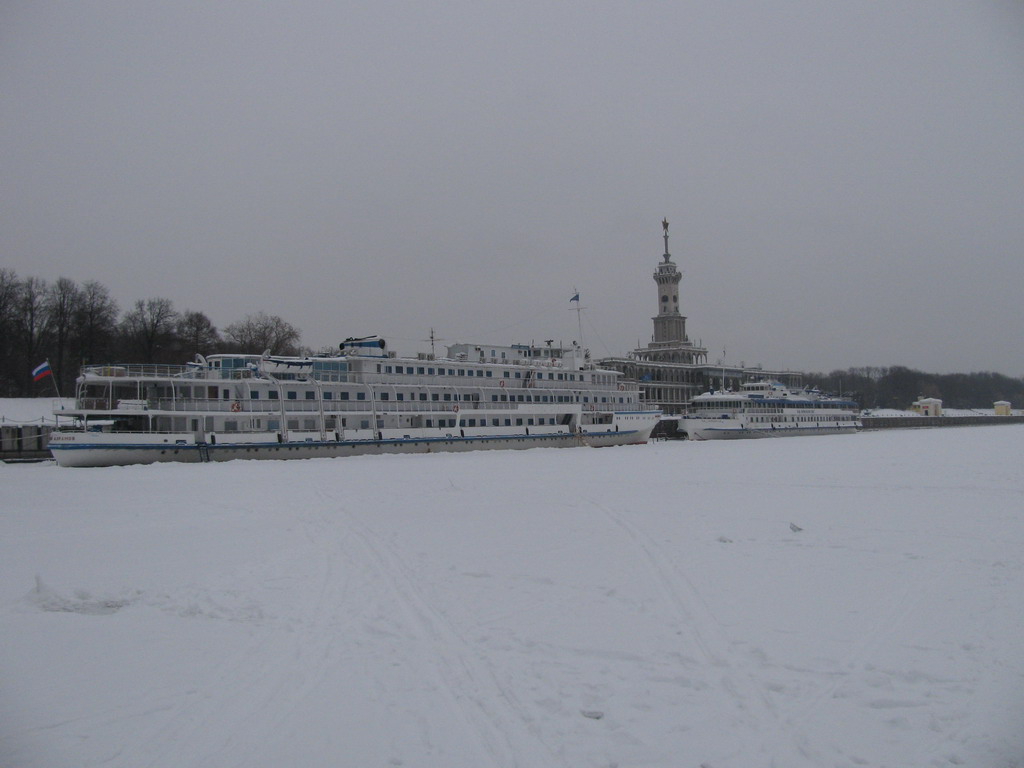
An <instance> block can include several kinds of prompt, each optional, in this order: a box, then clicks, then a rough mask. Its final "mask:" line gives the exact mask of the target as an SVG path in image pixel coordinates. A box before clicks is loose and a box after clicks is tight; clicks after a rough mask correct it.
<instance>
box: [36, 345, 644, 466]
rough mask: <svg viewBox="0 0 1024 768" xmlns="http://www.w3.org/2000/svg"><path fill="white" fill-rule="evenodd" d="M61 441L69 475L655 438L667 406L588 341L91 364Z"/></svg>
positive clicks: (57, 447) (57, 452) (58, 450)
mask: <svg viewBox="0 0 1024 768" xmlns="http://www.w3.org/2000/svg"><path fill="white" fill-rule="evenodd" d="M60 415H61V417H63V418H68V417H70V419H71V422H70V425H66V426H62V427H60V428H59V429H57V430H56V431H54V432H53V433H52V434H51V436H50V449H51V452H52V453H53V456H54V458H55V459H56V460H57V463H58V464H60V465H61V466H66V467H86V466H111V465H123V464H148V463H153V462H164V461H181V462H204V461H227V460H231V459H299V458H317V457H338V456H356V455H362V454H374V453H428V452H435V451H467V450H480V449H497V448H531V447H539V446H549V447H573V446H594V447H600V446H611V445H627V444H634V443H644V442H646V441H647V439H648V438H649V436H650V433H651V430H652V429H653V428H654V426H655V425H656V424H657V422H658V418H659V416H660V411H658V410H652V409H650V408H646V407H644V406H643V405H642V403H641V401H640V394H639V391H638V388H637V385H636V384H635V383H628V382H623V381H622V380H621V375H620V374H619V373H618V372H616V371H610V370H603V369H600V368H596V367H595V366H594V365H593V364H592V363H591V362H590V359H589V355H587V354H586V353H585V352H584V351H583V350H582V349H581V348H579V347H578V346H577V345H575V344H574V345H572V346H571V347H568V348H559V347H551V346H544V347H540V346H532V345H519V344H517V345H511V346H506V347H502V346H494V345H470V344H457V345H454V346H452V347H449V348H448V356H447V357H444V358H435V357H434V356H433V355H425V354H421V355H418V356H415V357H397V356H395V355H394V354H393V353H390V352H388V351H387V350H386V345H385V343H384V341H383V340H380V339H376V338H369V339H358V340H356V339H349V340H347V341H346V342H343V343H342V345H341V349H340V352H339V354H337V355H317V356H308V357H284V356H274V355H271V354H269V353H265V354H263V355H250V354H217V355H210V356H209V357H208V358H207V357H201V356H197V359H196V361H195V362H193V363H188V364H186V365H180V366H172V365H153V364H146V365H142V364H127V365H125V364H117V365H94V366H86V367H85V368H83V369H82V372H81V375H80V376H79V378H78V379H77V382H76V397H75V405H74V407H73V408H71V409H65V410H63V411H61V412H60Z"/></svg>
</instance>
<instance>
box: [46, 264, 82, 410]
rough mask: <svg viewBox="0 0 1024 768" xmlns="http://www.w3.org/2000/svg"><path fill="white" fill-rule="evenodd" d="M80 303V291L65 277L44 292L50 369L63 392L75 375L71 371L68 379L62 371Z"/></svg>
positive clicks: (65, 372) (66, 374)
mask: <svg viewBox="0 0 1024 768" xmlns="http://www.w3.org/2000/svg"><path fill="white" fill-rule="evenodd" d="M80 301H81V291H80V290H79V289H78V286H77V285H76V284H75V281H74V280H69V279H68V278H66V277H61V278H59V279H58V280H57V282H55V283H54V284H53V285H51V286H50V288H49V290H48V291H47V292H46V303H45V307H46V314H47V321H48V323H49V326H50V335H51V351H52V353H53V359H52V360H51V367H52V368H53V376H54V378H55V379H57V381H58V382H59V383H60V385H61V387H62V388H63V389H64V390H65V391H67V389H68V386H67V385H68V384H70V382H71V381H73V380H74V373H76V372H75V371H73V372H72V375H71V376H70V378H69V377H68V372H67V371H65V370H64V361H65V360H66V359H67V357H68V352H69V347H70V345H71V338H72V335H73V334H74V324H75V317H76V315H77V312H78V304H79V302H80Z"/></svg>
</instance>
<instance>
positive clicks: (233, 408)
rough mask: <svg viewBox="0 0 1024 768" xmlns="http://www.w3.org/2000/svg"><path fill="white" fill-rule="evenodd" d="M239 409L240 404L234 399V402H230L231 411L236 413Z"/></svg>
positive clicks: (240, 407)
mask: <svg viewBox="0 0 1024 768" xmlns="http://www.w3.org/2000/svg"><path fill="white" fill-rule="evenodd" d="M240 410H242V404H241V403H240V402H238V401H237V400H235V402H233V403H232V404H231V412H232V413H238V412H239V411H240Z"/></svg>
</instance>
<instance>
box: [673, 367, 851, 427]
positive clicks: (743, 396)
mask: <svg viewBox="0 0 1024 768" xmlns="http://www.w3.org/2000/svg"><path fill="white" fill-rule="evenodd" d="M860 427H861V423H860V420H859V419H858V409H857V404H856V403H854V402H853V401H852V400H844V399H842V398H839V397H831V396H829V395H823V394H821V393H820V392H818V391H816V390H799V391H797V390H790V389H788V388H787V387H785V386H783V385H782V384H780V383H778V382H775V381H759V382H748V383H746V384H743V385H742V387H741V389H740V391H739V392H732V391H718V392H705V393H704V394H702V395H698V396H697V397H695V398H693V401H692V402H691V403H690V406H689V409H688V410H687V412H686V413H685V414H684V415H683V417H682V418H681V419H680V421H679V429H680V431H682V432H685V433H686V435H687V437H689V438H690V439H691V440H723V439H735V438H751V437H794V436H798V435H825V434H832V435H834V434H839V433H846V432H856V431H857V430H858V429H860Z"/></svg>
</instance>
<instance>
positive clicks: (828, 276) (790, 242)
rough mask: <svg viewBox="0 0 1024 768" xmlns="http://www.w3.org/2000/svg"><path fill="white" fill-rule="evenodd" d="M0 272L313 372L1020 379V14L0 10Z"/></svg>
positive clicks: (902, 6)
mask: <svg viewBox="0 0 1024 768" xmlns="http://www.w3.org/2000/svg"><path fill="white" fill-rule="evenodd" d="M0 147H2V154H0V163H2V183H0V266H4V267H9V268H13V269H15V270H16V271H17V272H18V274H19V275H21V276H22V277H26V276H29V275H35V276H39V277H43V278H46V279H48V280H52V279H55V278H57V277H60V276H66V277H70V278H72V279H74V280H77V281H84V280H90V279H91V280H98V281H100V282H102V283H104V284H105V285H107V286H108V287H109V288H110V289H111V291H112V292H113V294H114V295H115V297H116V298H117V299H118V301H119V303H121V305H122V307H124V306H126V305H128V304H130V303H131V302H133V301H134V300H136V299H140V298H150V297H154V296H162V297H166V298H169V299H171V300H173V302H174V304H175V306H176V307H177V308H178V309H180V310H183V309H186V308H187V309H196V310H201V311H204V312H206V313H207V314H208V315H209V316H210V317H211V319H212V320H213V321H214V323H215V324H217V325H218V326H221V327H223V326H224V325H227V324H228V323H230V322H232V321H235V320H238V319H241V318H242V317H243V316H245V315H246V314H249V313H252V312H256V311H259V310H265V311H267V312H271V313H274V314H279V315H281V316H282V317H284V318H285V319H286V320H288V321H289V322H291V323H293V324H294V325H296V326H298V327H299V328H301V329H302V331H303V341H304V343H306V344H308V345H310V346H314V347H318V346H321V345H327V344H334V343H335V342H336V341H338V340H340V339H341V338H344V337H346V336H351V335H357V336H362V335H367V334H372V333H380V334H382V335H385V336H387V337H388V338H390V339H392V340H393V341H394V345H395V346H396V347H397V348H398V349H399V350H400V351H416V350H420V349H424V348H425V347H424V345H423V344H422V343H421V342H420V341H419V340H421V339H425V338H426V337H427V335H428V334H429V329H430V328H431V327H433V328H434V329H435V331H436V333H437V335H438V336H439V337H441V338H443V339H446V340H448V341H449V342H451V341H456V340H461V341H486V342H493V343H509V342H522V341H530V340H538V341H539V340H542V339H546V338H556V339H563V340H566V341H568V340H569V339H571V338H573V337H574V336H575V335H576V317H575V314H574V313H573V312H571V311H570V304H569V298H570V297H571V296H572V293H573V289H574V288H575V289H578V290H579V291H580V293H581V294H582V298H583V302H582V303H583V306H584V307H585V311H584V322H583V332H584V337H585V342H586V344H587V345H588V346H589V347H591V348H592V349H593V351H594V353H595V354H596V355H598V356H604V355H608V354H618V355H621V354H624V353H626V352H627V351H628V350H629V349H631V348H633V347H634V346H636V344H637V341H638V340H639V341H640V342H641V343H643V344H646V343H647V342H648V341H649V340H650V336H651V330H652V326H651V321H650V318H651V316H652V315H653V314H654V313H655V312H656V308H657V305H656V292H655V287H654V282H653V280H652V279H651V274H652V272H653V270H654V268H655V267H656V265H657V263H658V261H659V259H660V255H661V252H662V240H661V226H660V222H661V220H662V217H668V219H669V221H670V223H671V235H672V239H671V242H670V247H671V252H672V255H673V258H674V260H675V262H676V263H677V264H678V265H679V266H680V268H681V269H682V270H683V283H682V288H681V301H682V306H683V310H682V311H683V313H684V314H686V315H687V316H688V318H689V319H688V324H687V328H688V331H689V333H690V335H691V337H692V338H694V339H695V340H696V339H701V340H703V342H704V343H705V345H707V346H708V347H709V349H710V350H711V353H710V358H711V359H712V360H715V359H716V358H718V357H721V355H722V351H723V350H725V352H726V359H727V360H729V361H732V362H739V361H741V360H742V361H744V362H746V363H747V364H754V363H761V364H763V365H764V366H766V367H779V368H792V369H802V370H829V369H832V368H837V367H843V368H845V367H848V366H859V365H894V364H902V365H908V366H911V367H915V368H921V369H924V370H929V371H939V372H947V371H969V370H996V371H1001V372H1003V373H1008V374H1012V375H1018V376H1019V375H1022V374H1024V342H1022V330H1024V301H1022V296H1021V288H1022V286H1024V3H1021V2H991V1H989V0H978V1H977V2H966V1H965V2H943V1H942V0H927V1H921V2H885V3H878V2H842V3H839V2H818V1H814V2H812V1H811V0H792V1H791V2H675V3H647V2H645V3H608V2H586V3H571V2H566V3H552V2H548V1H545V2H533V1H531V0H527V1H525V2H523V1H517V2H514V3H512V2H506V3H492V2H464V3H463V2H444V3H428V2H380V1H376V2H366V3H344V2H329V1H326V0H325V1H324V2H304V1H300V2H287V3H285V2H279V3H275V2H268V3H255V2H245V3H242V2H216V3H211V2H208V0H202V1H201V2H186V1H184V0H175V1H174V2H166V3H164V2H144V3H140V2H133V1H132V0H125V1H124V2H84V1H83V2H58V3H53V2H44V1H42V0H31V1H27V0H26V1H25V2H16V1H14V0H12V1H10V2H5V3H3V4H2V5H0Z"/></svg>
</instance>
